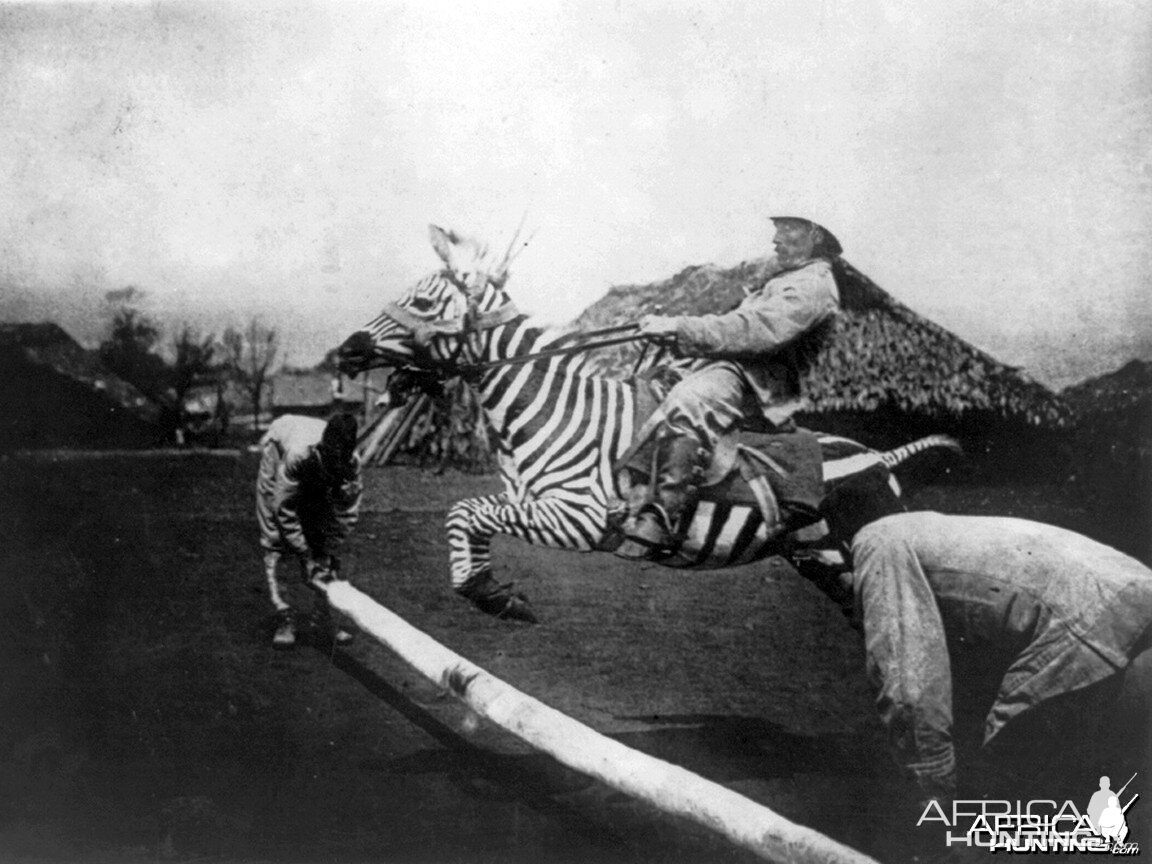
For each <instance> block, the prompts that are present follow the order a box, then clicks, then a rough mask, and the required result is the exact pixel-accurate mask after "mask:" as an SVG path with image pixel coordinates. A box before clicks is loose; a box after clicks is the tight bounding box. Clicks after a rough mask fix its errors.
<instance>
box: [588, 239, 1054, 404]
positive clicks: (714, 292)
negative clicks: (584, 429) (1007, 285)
mask: <svg viewBox="0 0 1152 864" xmlns="http://www.w3.org/2000/svg"><path fill="white" fill-rule="evenodd" d="M768 273H769V260H768V259H760V260H755V261H748V262H745V263H743V264H740V265H738V266H736V267H733V268H730V269H726V270H725V269H720V268H718V267H715V266H712V265H704V266H698V267H689V268H687V269H685V270H683V271H681V272H680V273H677V274H676V275H675V276H673V277H672V278H670V279H666V280H664V281H661V282H654V283H652V284H650V285H622V286H618V287H614V288H612V289H610V290H609V292H608V293H607V294H606V295H605V296H604V297H602V298H601V299H600V300H598V301H597V302H596V303H594V304H592V305H591V306H590V307H588V309H586V310H585V311H584V313H583V314H581V315H580V317H579V318H578V319H577V320H576V322H575V327H576V328H577V329H593V328H598V327H605V326H610V325H614V324H623V323H627V322H631V321H635V320H637V319H638V318H639V317H640V316H641V315H644V314H646V313H653V312H660V313H661V314H665V315H700V314H705V313H719V312H724V311H727V310H729V309H732V308H733V307H735V306H736V305H737V304H738V303H739V302H740V300H741V299H743V297H744V289H746V288H747V289H752V288H755V287H759V285H760V284H762V283H763V281H764V280H765V278H767V275H768ZM836 275H837V282H838V284H839V286H840V292H841V300H842V303H843V306H844V314H842V315H841V316H840V318H839V319H838V320H837V322H836V323H835V325H834V326H833V328H832V330H831V332H830V334H829V337H828V341H827V342H826V343H825V345H824V347H823V349H822V350H821V351H820V352H819V354H818V355H817V357H816V359H815V361H814V363H813V364H812V366H811V367H810V368H809V369H807V370H806V372H805V381H804V389H805V393H806V395H807V396H808V398H809V399H810V400H811V402H812V407H813V411H814V413H817V414H819V413H827V412H868V411H875V410H877V409H881V408H885V409H894V410H897V411H902V412H908V413H915V414H921V415H935V416H951V417H954V418H960V417H961V416H963V415H966V414H969V413H973V414H975V413H978V414H981V415H987V414H992V415H995V416H998V417H1001V418H1003V419H1005V420H1014V421H1018V422H1025V423H1028V424H1030V425H1057V426H1059V425H1064V424H1065V423H1067V422H1068V421H1069V419H1070V417H1071V410H1070V408H1069V406H1068V405H1067V404H1066V403H1065V402H1064V400H1062V399H1061V398H1060V397H1059V396H1057V395H1056V394H1055V393H1053V392H1052V391H1051V390H1049V389H1048V388H1046V387H1044V386H1043V385H1041V384H1040V383H1038V382H1036V381H1034V380H1032V379H1031V378H1030V377H1028V376H1027V375H1026V374H1025V373H1023V372H1022V371H1021V370H1020V369H1018V368H1014V367H1012V366H1007V365H1005V364H1003V363H1000V362H999V361H997V360H996V359H995V358H993V357H990V356H989V355H988V354H986V353H984V352H983V351H980V350H979V349H977V348H975V347H973V346H972V345H970V344H968V343H967V342H965V341H964V340H963V339H960V338H959V337H957V336H956V335H954V334H952V333H950V332H949V331H947V330H945V329H944V328H943V327H940V326H939V325H937V324H935V323H933V322H932V321H930V320H928V319H927V318H925V317H923V316H921V315H918V314H917V313H915V312H913V311H912V310H911V309H909V308H908V307H907V306H905V305H904V304H903V303H900V302H899V301H898V300H896V299H895V298H893V297H892V296H891V295H890V294H888V293H887V292H886V291H884V290H883V289H882V288H880V287H879V286H878V285H876V284H875V283H874V282H873V281H872V280H871V279H869V278H868V277H867V276H865V275H864V274H862V273H861V272H860V271H858V270H856V269H855V268H854V267H852V265H851V264H848V263H847V262H846V261H843V260H842V259H841V260H840V261H838V263H837V267H836ZM636 350H637V349H635V348H632V347H628V348H625V349H622V350H618V351H615V352H608V351H605V352H603V354H602V356H600V357H598V358H597V359H596V360H595V361H594V362H596V363H597V364H598V365H599V366H600V368H601V369H603V370H604V371H606V372H613V373H616V374H627V373H628V372H629V371H631V369H632V366H633V364H634V362H635V358H636Z"/></svg>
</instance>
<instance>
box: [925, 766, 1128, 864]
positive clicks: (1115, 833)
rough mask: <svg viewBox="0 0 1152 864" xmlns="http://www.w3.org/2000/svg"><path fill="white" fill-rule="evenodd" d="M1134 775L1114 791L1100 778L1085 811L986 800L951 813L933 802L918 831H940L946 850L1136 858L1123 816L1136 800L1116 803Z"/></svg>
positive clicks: (1047, 803)
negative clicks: (932, 828)
mask: <svg viewBox="0 0 1152 864" xmlns="http://www.w3.org/2000/svg"><path fill="white" fill-rule="evenodd" d="M1135 778H1136V775H1135V774H1133V775H1132V777H1130V778H1129V779H1128V783H1125V784H1124V785H1123V786H1121V787H1120V788H1119V789H1118V790H1117V791H1115V792H1114V791H1112V781H1111V779H1110V778H1108V777H1101V778H1100V788H1099V789H1098V790H1097V791H1096V792H1094V793H1093V794H1092V797H1091V799H1090V800H1089V801H1088V806H1087V807H1086V808H1085V809H1084V810H1080V809H1079V808H1078V807H1077V806H1076V804H1075V803H1074V802H1072V801H1064V802H1063V803H1062V804H1061V803H1059V802H1057V801H1054V800H1051V799H1044V798H1038V799H1035V800H1032V801H1004V800H991V799H983V798H982V799H976V800H956V801H953V802H952V808H951V812H946V811H945V808H944V807H942V806H941V805H940V804H938V803H937V802H936V801H930V802H928V804H927V806H926V807H925V808H924V812H923V813H921V814H920V821H918V822H917V823H916V826H917V827H920V826H922V825H928V826H931V825H935V826H936V827H939V828H943V829H944V839H945V842H946V843H947V844H948V846H971V847H977V848H983V849H987V850H988V851H989V852H1021V853H1032V854H1034V853H1043V852H1060V853H1067V852H1089V853H1092V852H1094V853H1106V854H1112V855H1138V854H1140V846H1139V844H1138V843H1136V842H1129V841H1128V820H1127V818H1126V816H1125V814H1126V813H1127V812H1128V809H1129V808H1130V807H1131V806H1132V805H1133V804H1134V803H1136V799H1137V798H1139V797H1140V795H1139V794H1138V793H1137V794H1134V795H1133V796H1132V798H1131V799H1130V800H1129V801H1128V803H1127V804H1125V805H1123V806H1121V804H1120V802H1121V800H1122V796H1123V794H1124V791H1125V790H1126V789H1127V788H1128V784H1129V783H1131V782H1132V781H1133V780H1134V779H1135Z"/></svg>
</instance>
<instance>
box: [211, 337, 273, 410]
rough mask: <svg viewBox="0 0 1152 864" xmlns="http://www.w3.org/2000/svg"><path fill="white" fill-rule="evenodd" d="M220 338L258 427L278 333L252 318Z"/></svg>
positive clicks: (226, 360) (226, 358)
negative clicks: (248, 400) (249, 402)
mask: <svg viewBox="0 0 1152 864" xmlns="http://www.w3.org/2000/svg"><path fill="white" fill-rule="evenodd" d="M221 342H222V346H223V349H224V357H225V362H226V363H227V365H228V369H229V371H230V372H231V374H232V376H233V378H234V379H235V380H236V382H237V383H238V384H239V385H240V386H241V387H242V388H243V389H244V392H245V393H247V394H248V397H249V398H250V399H251V404H252V418H253V423H254V425H255V427H256V428H257V429H259V428H260V409H261V407H262V405H263V398H264V388H265V386H266V385H267V383H268V377H269V375H270V374H271V372H272V367H273V366H274V365H275V363H276V360H277V356H278V355H279V353H280V336H279V334H278V333H277V332H276V330H275V329H274V328H272V327H267V326H265V325H264V324H263V323H262V322H261V321H260V319H259V318H253V319H252V320H251V321H249V322H248V326H247V327H245V328H244V330H243V331H240V330H236V329H235V328H232V327H229V328H228V329H227V330H225V331H224V336H223V339H222V340H221Z"/></svg>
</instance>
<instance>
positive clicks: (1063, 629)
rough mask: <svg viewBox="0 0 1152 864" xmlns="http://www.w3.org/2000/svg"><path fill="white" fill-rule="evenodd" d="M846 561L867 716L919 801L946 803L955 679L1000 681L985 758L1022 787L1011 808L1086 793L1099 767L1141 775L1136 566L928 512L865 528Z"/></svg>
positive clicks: (1037, 533) (1145, 728)
mask: <svg viewBox="0 0 1152 864" xmlns="http://www.w3.org/2000/svg"><path fill="white" fill-rule="evenodd" d="M851 558H852V566H853V569H852V573H851V574H850V576H849V575H848V574H846V577H847V578H850V579H851V582H852V585H851V588H852V591H853V595H854V602H855V612H856V614H857V615H858V616H859V621H860V622H861V624H862V627H863V632H864V646H865V654H866V663H867V671H868V675H869V678H870V679H871V680H872V682H873V684H874V685H875V687H876V688H877V691H878V696H877V701H876V705H877V708H878V709H879V712H880V718H881V720H882V722H883V724H884V726H885V727H886V729H887V732H888V737H889V743H890V745H891V747H892V750H893V753H894V755H895V757H896V760H897V762H898V763H899V764H900V765H901V766H902V767H903V768H904V769H906V771H907V772H908V773H909V774H911V776H912V777H914V778H915V780H916V781H917V783H918V785H919V788H920V794H921V795H922V796H923V798H924V799H925V800H926V799H927V798H936V799H940V800H946V799H948V798H950V797H951V796H952V795H953V794H954V793H955V791H956V785H957V765H956V750H955V746H954V742H953V689H954V685H955V683H956V681H954V677H953V676H954V674H956V670H958V669H960V668H964V669H966V670H972V669H978V668H979V669H983V670H984V672H985V673H986V674H988V673H990V674H988V677H989V679H990V683H993V684H994V683H995V682H996V681H997V680H998V681H999V684H998V686H997V687H996V690H995V694H994V695H991V694H989V696H988V697H986V698H989V699H990V701H991V704H990V706H989V707H987V713H986V715H985V718H984V728H983V749H984V752H985V754H990V755H995V757H996V758H995V760H993V763H992V768H993V770H1006V769H1009V768H1010V770H1009V773H1008V774H1006V775H1004V776H1006V777H1010V778H1011V777H1014V778H1015V780H1013V782H1017V783H1018V782H1020V779H1021V777H1023V782H1025V783H1028V784H1035V786H1034V787H1033V788H1030V789H1028V790H1021V791H1020V794H1025V792H1027V793H1029V794H1031V795H1032V797H1034V798H1035V797H1039V798H1052V797H1054V796H1056V794H1057V789H1055V788H1052V787H1051V785H1049V788H1042V787H1043V786H1044V785H1045V784H1056V783H1064V784H1065V785H1066V786H1067V784H1069V783H1070V784H1071V786H1072V787H1074V789H1073V791H1075V792H1076V794H1077V795H1086V794H1087V793H1088V791H1089V790H1091V789H1092V785H1091V784H1094V783H1095V782H1096V781H1097V778H1099V776H1100V775H1101V774H1102V773H1106V772H1105V770H1104V769H1107V770H1108V771H1110V772H1111V773H1112V774H1113V775H1114V776H1115V775H1116V774H1121V773H1122V774H1123V775H1124V776H1125V777H1127V776H1129V775H1130V774H1132V773H1134V772H1140V774H1141V776H1145V777H1147V776H1148V775H1147V773H1146V772H1148V771H1149V769H1150V768H1152V765H1150V764H1149V761H1150V760H1152V722H1150V721H1152V570H1150V569H1149V568H1148V567H1146V566H1144V565H1143V564H1142V563H1140V562H1139V561H1137V560H1136V559H1134V558H1131V557H1129V556H1128V555H1125V554H1123V553H1121V552H1119V551H1117V550H1116V549H1113V548H1111V547H1109V546H1105V545H1104V544H1102V543H1098V542H1096V541H1095V540H1091V539H1089V538H1088V537H1084V536H1082V535H1080V534H1077V533H1074V532H1072V531H1068V530H1065V529H1063V528H1057V527H1055V526H1052V525H1045V524H1042V523H1038V522H1032V521H1029V520H1025V519H1014V518H1006V517H995V516H953V515H944V514H940V513H934V512H913V513H900V514H895V515H890V516H885V517H883V518H881V519H877V520H876V521H874V522H871V523H870V524H867V525H865V526H864V527H862V528H861V529H860V530H859V531H858V532H857V533H856V534H855V536H854V537H853V539H852V544H851ZM973 677H974V679H975V678H977V677H979V676H973ZM990 689H991V688H990ZM981 710H983V709H981ZM981 761H983V759H982V760H981ZM1106 763H1111V764H1106ZM963 770H964V766H961V776H964V775H963ZM985 782H987V780H985ZM1081 787H1083V788H1081ZM986 791H987V790H981V789H976V790H971V792H972V793H974V794H966V795H964V796H962V797H965V798H967V797H979V794H982V793H984V792H986ZM1077 803H1078V804H1082V803H1083V802H1080V801H1077Z"/></svg>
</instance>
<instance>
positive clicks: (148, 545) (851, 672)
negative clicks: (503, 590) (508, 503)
mask: <svg viewBox="0 0 1152 864" xmlns="http://www.w3.org/2000/svg"><path fill="white" fill-rule="evenodd" d="M255 470H256V462H255V457H254V456H253V455H251V454H248V453H243V454H234V453H233V454H228V453H225V454H200V455H181V456H177V455H170V454H169V455H164V454H158V455H135V456H129V455H105V456H93V455H78V454H64V453H60V454H55V455H54V456H50V455H46V454H41V455H37V456H28V457H17V458H12V459H8V460H6V461H3V462H0V524H2V525H3V528H4V541H5V542H4V543H3V546H2V548H0V622H2V624H0V861H5V862H7V861H60V862H92V864H100V862H119V861H126V862H141V861H219V862H265V861H267V862H302V864H303V862H309V864H310V862H332V864H342V862H359V861H377V862H403V864H407V862H445V864H452V862H462V864H483V862H502V864H503V862H508V864H519V862H524V864H528V862H534V864H535V862H544V864H550V862H561V864H565V862H571V864H578V862H619V864H641V862H652V864H655V862H661V864H671V862H720V864H723V862H746V861H751V860H753V858H752V856H751V854H750V853H747V852H744V851H741V850H739V849H735V848H733V847H732V846H730V845H729V844H728V843H727V842H726V841H722V840H720V839H718V838H717V837H715V836H714V835H712V834H710V833H709V832H707V831H706V830H704V829H702V828H698V827H696V826H694V825H691V824H688V823H684V822H681V821H678V820H673V819H671V818H668V817H665V816H662V815H661V814H660V813H658V812H656V811H655V810H654V809H652V808H651V807H649V806H648V805H646V804H642V803H639V802H636V801H633V800H630V799H628V798H626V797H625V796H623V795H621V794H619V793H616V792H615V791H613V790H611V789H609V788H607V787H605V786H603V785H602V784H600V783H597V782H593V781H592V780H590V779H588V778H585V777H583V776H581V775H579V774H577V773H575V772H573V771H571V770H569V769H566V768H564V767H563V766H561V765H559V764H558V763H556V762H555V761H553V760H552V759H551V758H549V757H547V756H544V755H541V754H538V753H534V752H532V751H530V750H529V749H528V748H527V747H526V746H525V745H523V744H521V743H519V742H518V741H517V740H515V739H513V738H512V737H511V736H510V735H508V734H506V733H504V732H502V731H500V730H498V729H495V728H490V727H488V726H486V725H483V724H482V725H481V726H480V728H478V729H472V728H471V727H472V724H471V723H470V722H469V719H470V718H468V717H467V712H466V711H465V710H464V708H463V707H462V706H461V705H460V704H459V703H458V702H457V701H456V700H455V699H454V698H453V697H451V696H447V695H445V694H443V693H441V692H440V691H439V690H438V689H437V688H436V687H434V686H433V685H431V684H429V683H427V682H425V681H423V679H421V678H420V677H419V676H418V675H417V674H416V673H415V672H414V671H412V670H411V669H410V668H409V667H408V666H406V665H405V664H404V663H403V662H402V661H400V660H398V659H397V658H396V657H395V656H394V655H392V654H391V653H390V652H389V651H387V650H386V649H384V648H383V647H381V646H380V645H378V644H376V643H373V642H372V641H371V640H370V639H369V638H367V637H364V636H361V637H360V638H359V639H358V640H357V641H356V642H355V643H354V644H353V645H352V646H350V647H349V648H347V649H340V650H335V651H334V650H332V649H330V648H327V647H325V646H323V645H319V644H317V645H313V646H311V647H309V646H303V647H300V648H297V649H296V650H295V651H291V652H274V651H273V650H271V648H270V647H269V644H268V633H267V623H268V621H267V616H268V613H269V612H270V605H269V603H268V600H267V597H266V590H265V588H264V585H263V577H262V573H261V567H260V560H259V552H258V548H257V543H256V541H257V529H256V523H255V517H254V513H253V506H252V482H253V478H254V476H255ZM367 486H368V495H367V500H366V506H365V512H364V516H363V519H362V521H361V525H360V527H359V529H358V531H357V532H356V534H355V535H354V537H353V539H352V541H351V543H350V545H349V547H348V549H347V552H346V554H345V555H344V563H345V574H346V575H347V576H348V577H349V578H350V579H351V580H352V582H353V583H354V584H355V585H357V586H358V587H359V588H361V589H362V590H364V591H365V592H367V593H368V594H370V595H372V596H373V597H375V598H376V599H377V600H378V601H379V602H381V603H382V604H384V605H385V606H387V607H388V608H390V609H392V610H393V611H395V612H396V613H398V614H399V615H401V616H403V617H404V618H405V619H407V620H408V621H410V622H411V623H412V624H414V625H415V626H417V627H419V628H420V629H422V630H424V631H425V632H427V633H429V634H430V635H432V636H433V637H435V638H436V639H438V640H440V641H441V642H443V643H444V644H445V645H447V646H448V647H449V648H451V649H452V650H454V651H456V652H458V653H460V654H462V655H463V656H465V657H467V658H469V659H470V660H472V661H473V662H475V663H477V664H478V665H480V666H482V667H483V668H485V669H487V670H488V671H490V672H491V673H493V674H494V675H496V676H497V677H499V678H501V679H503V680H504V681H506V682H508V683H510V684H512V685H513V686H515V687H517V688H519V689H521V690H523V691H525V692H526V693H528V694H530V695H532V696H534V697H536V698H537V699H540V700H541V701H543V702H545V703H546V704H548V705H550V706H552V707H554V708H557V709H559V710H560V711H563V712H564V713H566V714H568V715H570V716H572V717H574V718H576V719H577V720H579V721H581V722H583V723H585V724H587V725H589V726H591V727H592V728H594V729H596V730H598V731H600V732H602V733H603V734H605V735H608V736H610V737H611V738H614V739H616V740H617V741H620V742H622V743H624V744H626V745H628V746H630V747H633V748H635V749H637V750H640V751H642V752H644V753H647V754H650V755H653V756H657V757H659V758H661V759H664V760H667V761H670V762H673V763H675V764H678V765H681V766H683V767H685V768H688V769H689V770H691V771H694V772H696V773H698V774H700V775H702V776H704V777H707V778H708V779H710V780H713V781H716V782H718V783H721V784H723V785H725V786H727V787H729V788H731V789H733V790H735V791H737V792H739V793H741V794H743V795H746V796H747V797H749V798H752V799H753V800H755V801H758V802H761V803H763V804H765V805H767V806H769V807H771V808H773V809H774V810H776V811H777V812H778V813H780V814H782V815H783V816H785V817H786V818H788V819H791V820H793V821H796V822H799V823H801V824H804V825H807V826H810V827H812V828H816V829H817V830H820V831H822V832H824V833H826V834H828V835H830V836H832V837H835V838H836V839H838V840H841V841H843V842H845V843H847V844H849V845H851V846H854V847H856V848H858V849H861V850H863V851H865V852H867V853H868V854H871V855H873V856H875V857H877V858H878V859H880V860H885V861H894V860H901V859H903V858H904V857H906V855H905V852H906V849H907V840H908V832H909V830H910V827H911V826H910V825H909V821H910V818H911V817H910V816H909V815H908V812H907V811H906V809H904V808H905V807H906V805H907V802H906V800H905V799H904V797H903V792H902V789H903V786H902V784H901V783H900V781H899V778H898V777H897V776H896V774H895V771H894V769H893V767H892V765H891V763H890V760H889V757H888V756H887V752H886V749H885V747H884V744H883V737H882V734H881V730H880V727H879V724H878V722H877V721H876V719H875V716H874V714H875V712H874V710H873V707H872V701H871V694H870V690H869V687H868V684H867V682H866V680H865V679H864V675H863V656H862V651H861V648H860V643H859V638H858V636H857V634H856V633H855V632H854V631H853V630H851V629H850V628H849V626H848V625H847V623H846V622H845V621H844V619H843V618H842V616H841V615H840V614H839V612H838V611H836V610H835V609H834V608H833V607H832V605H831V604H830V603H829V602H828V601H827V600H826V599H825V598H824V597H823V596H822V595H820V594H819V592H817V591H816V590H815V589H814V588H812V587H811V586H810V585H809V584H808V583H806V582H803V581H802V580H800V579H799V578H798V577H797V576H796V575H795V573H793V572H792V571H791V570H790V569H789V568H788V567H786V566H785V565H782V564H779V563H776V564H759V565H753V566H748V567H744V568H739V569H733V570H729V571H724V572H719V573H709V574H681V573H676V572H673V571H665V570H661V569H660V568H655V567H649V566H638V565H634V564H628V563H626V562H622V561H619V560H617V559H615V558H612V557H611V556H607V555H601V554H592V555H577V554H574V553H561V552H549V551H546V550H540V549H535V548H532V547H529V546H527V545H525V544H522V543H518V542H515V541H497V544H496V547H495V552H496V556H495V557H496V560H497V562H498V567H499V571H500V575H501V576H502V577H503V578H512V579H515V580H516V581H517V583H518V584H519V586H520V587H521V588H522V589H523V590H524V591H525V592H526V593H527V594H528V595H529V596H530V597H531V598H532V601H533V603H534V605H535V607H536V609H537V611H538V612H539V613H540V615H541V618H542V623H541V624H539V625H537V626H534V627H532V626H525V625H522V624H515V623H508V622H501V621H496V620H493V619H491V618H488V617H487V616H484V615H483V614H481V613H479V612H477V611H475V610H474V609H472V607H471V606H469V605H468V604H466V603H464V602H462V601H460V600H459V599H457V598H456V597H455V596H454V595H453V594H452V593H451V592H450V591H449V589H448V584H447V548H446V544H445V540H444V533H443V527H442V523H443V517H444V513H445V510H446V508H447V506H448V504H449V503H450V502H451V501H453V500H455V499H457V498H459V497H464V496H466V495H470V494H476V493H479V492H485V491H490V490H494V489H496V488H497V487H498V483H497V481H496V480H495V479H494V478H491V477H472V476H466V475H460V474H446V475H443V476H436V475H432V474H427V473H421V472H419V471H416V470H414V469H407V468H396V467H391V468H386V469H372V470H371V471H370V472H369V476H368V478H367ZM1073 501H1074V499H1072V498H1070V497H1069V496H1068V495H1067V494H1066V493H1065V492H1062V491H1061V490H1056V489H1052V488H1049V487H1023V488H1013V489H1004V488H999V489H997V488H977V487H927V488H925V489H923V490H922V491H921V492H919V493H918V494H917V495H916V496H915V497H914V498H913V504H914V505H916V506H920V507H930V508H934V509H941V510H946V511H953V512H990V513H1001V514H1011V515H1020V516H1028V517H1032V518H1039V519H1044V520H1046V521H1051V522H1056V523H1059V524H1064V525H1068V526H1070V527H1074V528H1080V529H1081V530H1088V533H1093V532H1092V531H1091V528H1092V526H1093V525H1096V524H1102V523H1103V522H1105V521H1106V519H1104V518H1103V516H1102V514H1100V513H1095V512H1092V511H1091V510H1090V509H1087V508H1085V507H1084V506H1082V505H1079V504H1073V503H1072V502H1073ZM295 592H296V593H295V599H296V600H297V601H298V603H299V607H300V608H301V610H304V611H306V610H307V609H308V608H309V606H310V603H311V597H310V596H309V595H308V592H307V591H306V590H304V589H303V588H302V587H300V586H297V587H296V589H295ZM1087 791H1091V789H1089V790H1087Z"/></svg>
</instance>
